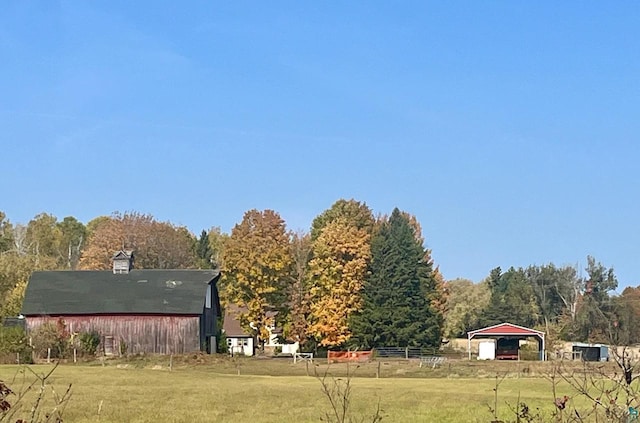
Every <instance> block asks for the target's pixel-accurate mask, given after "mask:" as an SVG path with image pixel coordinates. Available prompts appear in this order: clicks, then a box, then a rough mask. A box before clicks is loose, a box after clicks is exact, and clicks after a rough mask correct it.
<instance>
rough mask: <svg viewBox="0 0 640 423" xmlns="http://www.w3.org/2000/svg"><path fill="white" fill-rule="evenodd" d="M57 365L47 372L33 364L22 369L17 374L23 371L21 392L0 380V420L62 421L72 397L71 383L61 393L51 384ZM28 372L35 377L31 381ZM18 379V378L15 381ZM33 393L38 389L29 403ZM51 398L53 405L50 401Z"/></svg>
mask: <svg viewBox="0 0 640 423" xmlns="http://www.w3.org/2000/svg"><path fill="white" fill-rule="evenodd" d="M57 367H58V365H57V364H56V365H55V366H54V367H53V369H51V371H49V372H48V373H46V374H38V373H36V372H34V371H33V369H31V368H30V367H24V368H22V369H20V371H19V373H18V374H22V376H23V377H22V385H21V387H20V389H19V390H18V391H14V390H12V389H11V388H9V387H8V386H7V384H6V383H5V382H4V381H0V423H62V421H63V420H62V415H63V413H64V410H65V408H66V406H67V403H68V402H69V399H70V398H71V385H69V386H68V387H67V389H66V390H65V391H64V392H63V393H62V394H59V393H58V392H57V391H56V390H55V389H54V387H53V386H52V385H51V384H50V383H49V379H50V378H51V375H52V374H53V372H54V371H55V369H56V368H57ZM27 373H30V374H31V375H32V376H35V378H34V379H33V380H31V381H30V382H29V381H27ZM16 376H17V375H16ZM15 381H16V377H14V378H13V381H12V382H13V383H15ZM30 392H35V398H34V399H33V400H31V402H27V395H28V394H29V393H30ZM14 397H15V399H14ZM51 401H52V402H53V406H50V405H48V404H47V402H51Z"/></svg>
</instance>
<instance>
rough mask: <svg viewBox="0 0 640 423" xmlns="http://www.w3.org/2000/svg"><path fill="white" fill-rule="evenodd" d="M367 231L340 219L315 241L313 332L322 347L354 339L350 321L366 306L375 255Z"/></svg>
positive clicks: (313, 253)
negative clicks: (366, 286)
mask: <svg viewBox="0 0 640 423" xmlns="http://www.w3.org/2000/svg"><path fill="white" fill-rule="evenodd" d="M367 230H368V228H366V227H358V226H356V225H354V224H352V223H350V222H349V221H348V220H347V219H345V218H338V219H335V220H332V221H331V222H330V223H328V224H327V225H326V226H324V227H323V229H322V231H321V232H320V234H319V235H318V238H317V239H316V240H315V241H314V242H313V248H312V255H313V258H312V260H311V262H310V263H309V274H310V276H311V288H310V294H311V304H310V311H311V317H312V319H313V321H312V324H311V333H312V334H313V336H314V337H315V339H316V340H317V342H318V343H319V344H320V345H322V346H338V345H342V344H344V343H345V342H346V341H348V340H349V338H350V337H351V334H352V333H351V330H350V328H349V318H350V317H351V315H352V314H353V313H354V312H356V311H358V310H359V309H360V307H361V306H362V300H361V296H360V290H361V289H362V285H363V283H364V279H365V276H366V273H367V269H368V265H369V259H370V256H371V250H370V244H369V242H370V235H369V233H368V232H367Z"/></svg>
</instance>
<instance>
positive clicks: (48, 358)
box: [47, 348, 51, 363]
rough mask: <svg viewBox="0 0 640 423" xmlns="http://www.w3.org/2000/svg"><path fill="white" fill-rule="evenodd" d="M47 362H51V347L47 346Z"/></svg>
mask: <svg viewBox="0 0 640 423" xmlns="http://www.w3.org/2000/svg"><path fill="white" fill-rule="evenodd" d="M47 363H51V348H47Z"/></svg>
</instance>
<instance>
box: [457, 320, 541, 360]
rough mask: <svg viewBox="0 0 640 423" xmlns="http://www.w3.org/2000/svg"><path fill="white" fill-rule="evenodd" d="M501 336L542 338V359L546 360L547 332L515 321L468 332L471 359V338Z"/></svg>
mask: <svg viewBox="0 0 640 423" xmlns="http://www.w3.org/2000/svg"><path fill="white" fill-rule="evenodd" d="M501 336H514V337H522V338H527V337H531V336H533V337H537V338H539V339H540V341H541V342H540V353H541V354H540V359H541V360H544V350H545V345H544V336H545V333H544V332H541V331H539V330H535V329H530V328H526V327H524V326H518V325H514V324H513V323H506V322H505V323H500V324H498V325H493V326H488V327H486V328H482V329H477V330H472V331H470V332H467V337H468V341H469V344H468V352H469V360H471V340H472V339H473V338H475V337H478V338H480V337H483V338H496V337H501Z"/></svg>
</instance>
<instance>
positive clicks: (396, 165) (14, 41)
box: [0, 1, 640, 286]
mask: <svg viewBox="0 0 640 423" xmlns="http://www.w3.org/2000/svg"><path fill="white" fill-rule="evenodd" d="M638 22H640V6H639V5H638V3H637V2H632V1H629V2H622V1H621V2H615V3H612V4H606V3H603V2H595V1H593V2H577V1H576V2H551V1H549V2H524V1H502V2H498V1H486V2H477V1H468V2H455V1H454V2H423V1H417V2H402V3H400V4H394V3H393V2H348V3H346V2H275V3H271V2H211V1H202V2H161V1H154V2H148V1H136V2H130V1H108V2H107V1H96V2H85V1H41V2H29V1H10V2H7V3H6V4H4V5H3V11H2V12H1V13H0V60H1V62H2V66H0V128H2V129H1V132H0V148H1V150H0V151H2V155H1V157H2V169H3V171H2V174H3V183H2V184H1V185H0V199H1V202H0V210H3V211H4V212H5V213H6V214H7V215H8V217H9V219H10V220H11V221H13V222H20V223H26V222H28V221H29V220H30V219H31V218H32V217H33V216H34V215H36V214H37V213H40V212H48V213H52V214H54V215H56V216H57V217H58V218H60V219H62V218H63V217H64V216H67V215H72V216H75V217H77V218H78V219H80V220H81V221H83V222H85V223H86V222H88V221H89V220H91V219H92V218H94V217H96V216H99V215H106V214H110V213H111V212H113V211H139V212H145V213H151V214H153V215H154V216H155V217H157V218H158V219H160V220H169V221H171V222H173V223H176V224H181V225H186V226H187V227H189V228H190V229H191V230H192V231H193V232H195V233H199V232H200V231H201V230H202V229H204V228H209V227H212V226H220V227H221V228H222V229H223V230H225V231H229V230H230V229H231V228H232V226H233V225H234V224H235V223H237V222H238V221H240V219H241V218H242V214H243V213H244V212H245V211H246V210H248V209H251V208H257V209H266V208H270V209H274V210H276V211H278V212H279V213H280V214H281V215H282V217H283V218H284V219H285V220H286V221H287V223H288V225H289V227H290V228H291V229H306V228H308V227H309V225H310V223H311V221H312V219H313V218H314V217H315V216H316V215H318V214H319V213H321V212H322V211H323V210H325V209H327V208H328V207H330V206H331V204H332V203H333V202H335V201H336V200H338V199H340V198H355V199H358V200H361V201H364V202H366V203H367V204H368V205H369V206H370V207H371V208H372V209H373V210H374V212H376V213H389V212H390V211H391V210H392V209H393V208H394V207H399V208H400V209H402V210H406V211H408V212H410V213H412V214H415V215H416V216H417V218H418V220H419V221H420V222H421V224H422V226H423V230H424V235H425V238H426V244H427V246H428V247H429V248H431V249H432V250H433V256H434V259H435V261H436V263H437V264H439V265H440V267H441V270H442V272H443V273H444V275H445V277H446V278H449V279H451V278H455V277H466V278H470V279H472V280H476V281H478V280H480V279H482V278H484V277H485V276H486V275H487V274H488V273H489V271H490V270H491V269H492V268H494V267H496V266H502V267H503V268H508V267H509V266H527V265H530V264H544V263H548V262H553V263H555V264H557V265H564V264H571V265H576V264H579V265H582V266H584V265H585V264H586V256H587V255H593V256H595V257H596V259H598V260H599V261H601V262H602V263H603V264H605V265H606V266H612V267H613V268H614V269H615V270H616V274H617V275H618V279H619V281H620V285H621V286H626V285H633V286H636V285H638V284H640V266H638V265H637V260H638V257H639V256H640V254H639V247H638V245H639V242H638V240H639V239H640V225H639V224H638V216H639V213H638V209H639V205H640V195H639V194H640V183H639V182H640V177H639V176H638V169H637V167H638V166H637V163H638V160H639V159H640V139H639V134H640V124H639V122H640V119H639V117H640V113H639V112H640V82H639V76H640V29H638Z"/></svg>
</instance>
